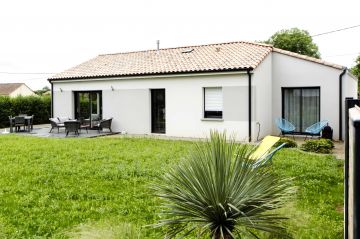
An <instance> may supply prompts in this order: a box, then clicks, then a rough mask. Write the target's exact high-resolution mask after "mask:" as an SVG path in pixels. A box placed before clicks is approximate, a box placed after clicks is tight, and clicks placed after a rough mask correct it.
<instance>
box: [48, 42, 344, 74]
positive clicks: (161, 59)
mask: <svg viewBox="0 0 360 239" xmlns="http://www.w3.org/2000/svg"><path fill="white" fill-rule="evenodd" d="M272 51H274V52H277V53H281V54H285V55H289V56H292V57H297V58H300V59H303V60H308V61H311V62H316V63H319V64H323V65H326V66H330V67H334V68H337V69H342V68H343V67H342V66H340V65H336V64H332V63H328V62H325V61H323V60H319V59H316V58H312V57H308V56H304V55H300V54H297V53H293V52H289V51H285V50H281V49H278V48H274V47H272V46H271V45H267V44H262V43H253V42H245V41H241V42H229V43H219V44H209V45H199V46H186V47H176V48H165V49H160V50H147V51H135V52H125V53H117V54H105V55H99V56H97V57H95V58H94V59H91V60H89V61H87V62H84V63H82V64H80V65H78V66H75V67H73V68H71V69H69V70H66V71H64V72H61V73H59V74H56V75H54V76H53V77H51V78H50V79H49V80H61V79H79V78H97V77H115V76H136V75H157V74H172V73H174V74H175V73H191V72H208V71H231V70H233V71H235V70H248V69H255V68H256V67H257V66H258V65H259V64H260V63H261V62H262V61H263V60H264V58H265V57H266V56H267V55H268V54H269V53H270V52H272Z"/></svg>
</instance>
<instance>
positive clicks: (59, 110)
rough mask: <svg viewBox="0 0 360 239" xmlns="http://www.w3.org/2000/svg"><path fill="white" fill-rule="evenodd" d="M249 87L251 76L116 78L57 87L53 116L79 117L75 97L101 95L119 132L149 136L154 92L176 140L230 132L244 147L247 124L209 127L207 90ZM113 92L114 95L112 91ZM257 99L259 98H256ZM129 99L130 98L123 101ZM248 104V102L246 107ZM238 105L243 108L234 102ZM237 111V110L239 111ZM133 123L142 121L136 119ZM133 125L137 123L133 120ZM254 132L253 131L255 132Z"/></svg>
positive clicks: (105, 113)
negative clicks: (158, 92) (162, 101)
mask: <svg viewBox="0 0 360 239" xmlns="http://www.w3.org/2000/svg"><path fill="white" fill-rule="evenodd" d="M247 86H248V75H247V74H246V72H243V73H241V72H238V73H231V74H230V73H224V74H222V73H219V74H216V73H213V74H209V75H195V74H194V75H189V76H181V75H179V76H176V77H171V76H163V77H156V78H152V77H148V78H121V79H120V78H113V79H95V80H88V81H86V80H81V81H68V82H67V81H60V82H57V81H54V82H53V89H54V116H55V117H57V116H70V117H74V115H73V114H74V99H73V98H74V97H73V91H89V90H101V91H102V97H103V107H102V108H103V117H113V118H114V119H113V130H114V131H127V132H128V133H129V134H150V133H151V132H150V131H151V108H150V89H165V97H166V109H165V110H166V134H165V135H167V136H175V137H192V138H204V137H207V136H209V132H210V130H211V129H217V130H221V131H223V130H226V131H227V133H228V134H234V135H235V137H236V139H237V140H239V141H244V140H247V138H248V116H247V115H246V116H244V117H242V118H246V120H244V121H241V120H225V119H224V120H223V121H204V120H202V118H203V109H204V105H203V88H204V87H223V88H225V87H226V88H229V87H239V88H240V89H241V88H243V87H247ZM60 88H61V90H62V91H60ZM111 88H113V89H114V90H111ZM254 94H255V93H254ZM124 97H125V98H124ZM241 103H243V102H241ZM233 104H235V105H236V104H239V102H233ZM231 107H232V108H234V107H236V106H234V105H232V106H231ZM134 117H139V118H138V119H135V118H134ZM132 119H133V120H132ZM253 132H254V131H253Z"/></svg>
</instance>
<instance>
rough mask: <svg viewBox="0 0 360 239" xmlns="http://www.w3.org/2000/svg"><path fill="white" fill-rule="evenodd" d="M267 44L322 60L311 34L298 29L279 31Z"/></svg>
mask: <svg viewBox="0 0 360 239" xmlns="http://www.w3.org/2000/svg"><path fill="white" fill-rule="evenodd" d="M265 43H267V44H271V45H273V46H274V47H276V48H280V49H283V50H287V51H292V52H295V53H299V54H302V55H307V56H311V57H315V58H318V59H319V58H320V52H319V48H318V46H317V45H316V44H315V43H314V42H313V40H312V38H311V36H310V34H309V32H308V31H305V30H301V29H298V28H291V29H287V30H281V31H278V32H276V33H275V34H274V35H272V36H271V37H270V38H269V39H268V40H266V41H265Z"/></svg>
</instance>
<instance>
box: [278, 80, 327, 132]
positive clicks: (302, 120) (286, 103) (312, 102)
mask: <svg viewBox="0 0 360 239" xmlns="http://www.w3.org/2000/svg"><path fill="white" fill-rule="evenodd" d="M282 90H283V91H282V97H283V104H282V105H283V108H282V115H283V118H284V119H287V120H288V121H290V122H291V123H293V124H294V126H295V127H296V129H295V131H296V132H298V133H303V132H304V131H305V129H306V128H307V127H309V126H310V125H312V124H314V123H316V122H319V121H320V88H319V87H314V88H283V89H282Z"/></svg>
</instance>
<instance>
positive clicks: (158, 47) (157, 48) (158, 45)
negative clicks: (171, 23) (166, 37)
mask: <svg viewBox="0 0 360 239" xmlns="http://www.w3.org/2000/svg"><path fill="white" fill-rule="evenodd" d="M156 50H160V40H156Z"/></svg>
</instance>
